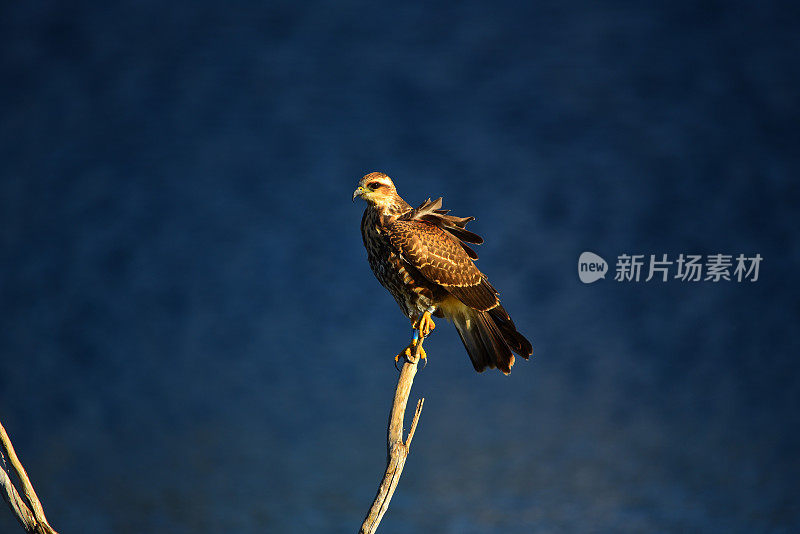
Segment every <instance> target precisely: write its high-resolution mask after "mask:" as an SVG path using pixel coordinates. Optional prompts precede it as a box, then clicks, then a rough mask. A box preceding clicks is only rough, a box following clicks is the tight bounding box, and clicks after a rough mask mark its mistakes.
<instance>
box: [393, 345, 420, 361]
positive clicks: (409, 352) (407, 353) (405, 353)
mask: <svg viewBox="0 0 800 534" xmlns="http://www.w3.org/2000/svg"><path fill="white" fill-rule="evenodd" d="M416 345H417V340H416V339H415V340H412V341H411V343H409V344H408V346H407V347H406V348H404V349H403V350H402V351H400V354H398V355H397V356H395V357H394V363H397V362H399V361H400V358H405V359H406V360H409V361H411V357H412V356H413V355H414V347H416ZM419 349H420V350H422V347H420V348H419Z"/></svg>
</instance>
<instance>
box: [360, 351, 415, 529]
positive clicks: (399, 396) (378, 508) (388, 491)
mask: <svg viewBox="0 0 800 534" xmlns="http://www.w3.org/2000/svg"><path fill="white" fill-rule="evenodd" d="M423 341H425V338H424V337H421V338H420V340H419V343H417V345H416V349H415V351H414V355H413V356H412V358H411V359H410V361H406V362H405V363H404V364H403V368H402V369H401V370H400V377H399V378H398V379H397V389H396V390H395V392H394V403H393V404H392V411H391V413H390V414H389V427H388V430H387V438H388V440H387V454H386V471H385V472H384V474H383V480H382V481H381V484H380V486H379V487H378V493H377V494H376V495H375V500H374V501H373V503H372V507H371V508H370V509H369V512H368V513H367V517H365V518H364V523H363V524H362V525H361V530H360V531H359V534H373V533H374V532H375V531H376V530H377V529H378V525H379V524H380V522H381V519H383V514H385V513H386V510H387V509H388V508H389V501H391V500H392V495H394V490H395V488H397V483H398V482H399V481H400V475H401V474H402V473H403V467H404V466H405V464H406V458H407V457H408V453H409V450H410V449H411V440H412V439H414V432H416V430H417V423H418V422H419V414H420V412H422V403H423V402H425V399H419V401H417V408H416V410H415V411H414V418H413V419H412V420H411V428H410V429H409V431H408V437H407V438H406V440H405V441H403V420H404V419H405V413H406V405H407V404H408V396H409V394H410V393H411V385H412V384H413V383H414V375H416V374H417V363H418V362H419V349H420V348H422V342H423Z"/></svg>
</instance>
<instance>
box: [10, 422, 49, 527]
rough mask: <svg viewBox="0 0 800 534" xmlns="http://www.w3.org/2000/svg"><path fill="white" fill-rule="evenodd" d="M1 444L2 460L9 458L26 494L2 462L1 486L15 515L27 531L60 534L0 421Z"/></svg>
mask: <svg viewBox="0 0 800 534" xmlns="http://www.w3.org/2000/svg"><path fill="white" fill-rule="evenodd" d="M0 445H2V450H0V460H4V459H5V458H8V461H9V463H10V464H11V467H12V468H13V469H14V473H15V474H16V476H17V479H18V480H19V482H20V484H21V485H22V495H24V498H23V497H22V496H21V495H20V494H19V491H17V488H16V487H15V486H14V484H13V482H11V477H10V476H9V473H8V472H7V466H6V463H5V461H2V462H0V488H2V490H3V499H4V500H5V501H6V502H7V503H8V506H9V507H10V508H11V511H12V512H13V513H14V516H15V517H16V518H17V520H18V521H19V522H20V524H21V525H22V527H23V528H24V529H25V531H26V532H34V533H36V534H58V533H57V532H56V531H55V530H54V529H53V527H51V526H50V524H49V523H48V522H47V518H46V517H45V516H44V510H43V509H42V503H41V501H39V497H38V496H37V495H36V491H35V490H34V489H33V484H31V480H30V478H28V473H27V472H25V468H24V467H22V462H20V461H19V458H17V453H16V451H14V446H13V445H12V444H11V439H10V438H9V437H8V433H6V429H5V428H4V427H3V424H2V423H0Z"/></svg>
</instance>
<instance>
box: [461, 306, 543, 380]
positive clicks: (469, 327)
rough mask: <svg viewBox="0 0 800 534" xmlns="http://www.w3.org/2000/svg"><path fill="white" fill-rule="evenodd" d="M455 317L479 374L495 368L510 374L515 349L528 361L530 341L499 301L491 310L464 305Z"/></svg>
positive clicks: (530, 351)
mask: <svg viewBox="0 0 800 534" xmlns="http://www.w3.org/2000/svg"><path fill="white" fill-rule="evenodd" d="M452 319H453V323H454V324H455V327H456V330H457V331H458V335H459V337H460V338H461V341H462V342H463V343H464V347H465V348H466V349H467V353H468V354H469V358H470V360H472V366H473V367H475V370H476V371H478V372H479V373H480V372H482V371H483V370H484V369H486V368H487V367H488V368H490V369H494V368H495V367H496V368H497V369H499V370H501V371H502V372H503V373H505V374H508V373H510V372H511V366H512V365H514V354H512V351H513V352H516V353H517V354H519V355H520V356H522V357H523V358H525V359H526V360H527V359H528V357H529V356H530V355H531V354H532V353H533V348H532V346H531V343H530V341H528V340H527V339H525V337H524V336H523V335H522V334H520V333H519V332H517V329H516V327H515V326H514V321H512V320H511V317H509V316H508V313H506V311H505V310H504V309H503V307H502V306H500V305H499V304H498V305H497V307H495V308H493V309H491V310H489V311H488V312H482V311H478V310H474V309H472V308H468V307H467V306H464V308H463V309H462V313H459V314H455V315H454V316H453V317H452Z"/></svg>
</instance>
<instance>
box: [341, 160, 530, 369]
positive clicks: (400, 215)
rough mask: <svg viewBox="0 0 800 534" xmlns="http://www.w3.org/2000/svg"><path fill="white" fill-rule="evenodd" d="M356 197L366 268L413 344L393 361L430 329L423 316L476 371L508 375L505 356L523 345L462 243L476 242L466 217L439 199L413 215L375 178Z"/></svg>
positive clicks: (521, 351)
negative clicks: (454, 334)
mask: <svg viewBox="0 0 800 534" xmlns="http://www.w3.org/2000/svg"><path fill="white" fill-rule="evenodd" d="M356 197H360V198H362V199H363V200H365V201H366V203H367V208H366V210H364V216H363V218H362V219H361V236H362V238H363V239H364V247H365V248H366V249H367V257H368V259H369V264H370V267H372V271H373V272H374V273H375V276H376V278H377V279H378V281H380V283H381V284H382V285H383V286H384V287H385V288H386V289H388V290H389V292H390V293H391V294H392V296H393V297H394V298H395V300H396V301H397V303H398V304H399V305H400V308H401V309H402V311H403V313H404V314H405V315H406V316H407V317H408V318H409V319H410V320H411V323H412V328H413V329H414V330H415V335H414V340H413V341H412V342H411V344H409V346H408V347H407V348H406V349H405V350H404V351H403V352H401V353H400V354H399V355H398V356H397V358H396V359H395V360H397V359H398V358H400V357H401V356H403V355H405V356H406V357H408V356H410V355H411V352H412V350H413V349H414V347H415V345H416V342H417V341H416V340H417V334H418V335H420V336H423V337H424V336H427V335H428V333H430V331H431V330H432V329H433V328H435V326H436V325H435V324H434V322H433V319H431V315H433V316H435V317H445V318H447V319H449V320H450V321H452V322H453V324H454V325H455V327H456V330H458V335H459V336H460V337H461V341H462V342H463V343H464V347H465V348H466V349H467V353H469V357H470V359H471V360H472V365H473V367H475V370H476V371H478V372H482V371H483V370H484V369H486V368H487V367H488V368H490V369H494V368H497V369H499V370H500V371H502V372H503V373H505V374H508V373H510V372H511V366H512V365H514V354H512V353H517V354H518V355H519V356H522V357H523V358H525V359H528V357H529V356H530V355H531V354H532V353H533V348H532V347H531V343H530V341H528V340H527V339H525V337H524V336H523V335H522V334H520V333H519V332H518V331H517V328H516V326H514V321H512V320H511V317H509V315H508V313H506V310H504V309H503V306H501V305H500V299H499V298H498V292H497V290H496V289H495V288H494V287H493V286H492V284H490V283H489V280H488V279H487V278H486V275H485V274H483V273H482V272H481V271H479V270H478V268H477V267H476V266H475V263H474V262H473V260H476V259H477V258H478V255H477V254H475V251H474V250H472V248H470V246H469V245H468V244H467V243H472V244H478V245H479V244H481V243H483V239H482V238H481V237H480V236H478V235H476V234H474V233H472V232H470V231H469V230H467V229H466V228H465V227H466V225H467V223H468V222H470V221H472V220H474V217H454V216H452V215H448V214H447V213H448V212H449V210H443V209H441V207H442V199H441V198H439V199H437V200H435V201H431V200H430V199H428V200H427V201H425V202H423V203H422V204H421V205H420V206H419V207H418V208H416V209H414V208H412V207H411V206H410V205H409V204H408V203H406V201H405V200H403V199H402V198H401V197H400V195H398V194H397V190H396V189H395V186H394V183H393V182H392V180H391V179H390V178H389V177H388V176H387V175H385V174H384V173H382V172H373V173H370V174H367V175H366V176H364V177H363V178H362V179H361V180H360V181H359V182H358V188H356V190H355V191H354V192H353V201H355V199H356ZM419 348H420V356H422V357H423V358H424V357H425V352H424V351H422V350H421V349H422V347H419Z"/></svg>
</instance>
